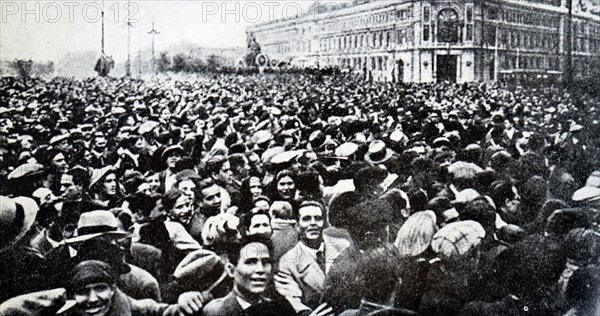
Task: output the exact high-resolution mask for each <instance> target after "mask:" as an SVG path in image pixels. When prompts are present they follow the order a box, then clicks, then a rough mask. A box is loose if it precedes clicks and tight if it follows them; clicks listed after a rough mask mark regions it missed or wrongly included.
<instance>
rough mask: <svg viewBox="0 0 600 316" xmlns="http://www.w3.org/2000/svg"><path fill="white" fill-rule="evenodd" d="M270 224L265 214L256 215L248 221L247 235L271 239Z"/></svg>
mask: <svg viewBox="0 0 600 316" xmlns="http://www.w3.org/2000/svg"><path fill="white" fill-rule="evenodd" d="M272 232H273V230H272V229H271V223H270V222H269V217H268V216H267V215H265V214H258V215H254V216H252V220H251V221H250V227H248V235H262V236H265V237H271V233H272Z"/></svg>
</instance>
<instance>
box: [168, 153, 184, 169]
mask: <svg viewBox="0 0 600 316" xmlns="http://www.w3.org/2000/svg"><path fill="white" fill-rule="evenodd" d="M179 160H181V154H180V153H178V152H176V151H175V152H172V153H170V154H169V156H168V157H167V167H168V168H169V169H175V166H177V162H179Z"/></svg>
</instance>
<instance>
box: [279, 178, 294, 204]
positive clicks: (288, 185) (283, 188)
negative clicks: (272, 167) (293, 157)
mask: <svg viewBox="0 0 600 316" xmlns="http://www.w3.org/2000/svg"><path fill="white" fill-rule="evenodd" d="M277 192H279V195H281V197H282V198H284V199H293V198H294V194H295V193H296V184H295V183H294V180H293V179H292V178H291V177H290V176H285V177H283V178H281V180H279V181H278V182H277Z"/></svg>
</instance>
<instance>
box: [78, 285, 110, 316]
mask: <svg viewBox="0 0 600 316" xmlns="http://www.w3.org/2000/svg"><path fill="white" fill-rule="evenodd" d="M114 294H115V287H114V285H109V284H107V283H93V284H88V285H86V286H85V287H83V288H80V289H77V290H75V293H74V295H73V296H74V299H75V303H76V305H75V310H76V311H77V315H80V316H104V315H107V314H108V312H109V311H110V309H111V307H112V304H113V297H114Z"/></svg>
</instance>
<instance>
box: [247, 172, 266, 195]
mask: <svg viewBox="0 0 600 316" xmlns="http://www.w3.org/2000/svg"><path fill="white" fill-rule="evenodd" d="M249 183H250V193H252V197H253V198H255V197H258V196H259V195H261V194H262V191H263V190H262V184H261V183H260V179H259V178H258V177H252V178H250V182H249Z"/></svg>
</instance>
